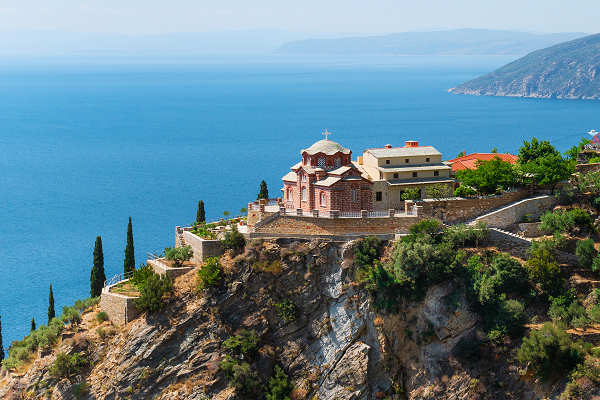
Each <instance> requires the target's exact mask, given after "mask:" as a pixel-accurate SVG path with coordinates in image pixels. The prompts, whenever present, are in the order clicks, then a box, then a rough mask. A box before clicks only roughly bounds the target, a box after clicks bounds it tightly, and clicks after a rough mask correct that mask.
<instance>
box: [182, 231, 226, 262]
mask: <svg viewBox="0 0 600 400" xmlns="http://www.w3.org/2000/svg"><path fill="white" fill-rule="evenodd" d="M182 236H183V240H184V242H185V244H186V245H187V246H191V248H192V250H193V252H194V256H193V257H192V262H194V263H196V264H202V263H203V262H204V260H206V259H207V258H208V257H219V256H221V255H222V254H223V253H224V250H223V245H222V244H221V241H220V240H205V239H202V238H201V237H198V236H196V235H194V234H193V233H192V232H189V231H183V234H182Z"/></svg>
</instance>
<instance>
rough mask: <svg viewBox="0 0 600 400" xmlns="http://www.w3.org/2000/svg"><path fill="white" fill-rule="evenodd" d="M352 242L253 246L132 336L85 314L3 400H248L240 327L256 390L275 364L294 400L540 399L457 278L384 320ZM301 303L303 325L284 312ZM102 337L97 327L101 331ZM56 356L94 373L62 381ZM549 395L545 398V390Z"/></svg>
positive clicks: (10, 379) (4, 383) (179, 285)
mask: <svg viewBox="0 0 600 400" xmlns="http://www.w3.org/2000/svg"><path fill="white" fill-rule="evenodd" d="M353 255H354V251H353V243H347V244H344V245H342V244H337V243H330V242H320V241H314V242H304V243H300V242H294V243H288V244H284V243H281V242H265V243H262V244H258V243H254V244H252V245H249V246H248V247H247V249H246V252H245V254H243V255H240V256H237V257H235V258H229V257H227V256H226V257H224V258H223V264H224V266H225V267H226V271H227V275H228V279H227V282H226V284H224V285H223V286H222V287H221V288H218V289H211V290H209V291H204V292H200V293H199V292H198V291H197V289H196V277H195V272H191V273H189V274H188V275H185V276H182V277H179V278H178V279H177V281H176V285H175V286H176V291H175V293H174V294H173V295H172V296H171V298H170V299H169V300H168V305H167V306H166V308H164V309H163V310H162V311H160V312H159V313H157V314H154V315H143V316H142V317H140V318H138V319H137V320H135V321H133V322H131V323H129V324H128V325H126V326H125V327H123V328H114V327H111V326H110V323H109V322H104V323H102V324H101V325H100V326H98V323H97V322H96V319H95V312H89V311H88V312H87V313H86V314H85V315H84V317H83V322H82V323H81V324H80V326H79V327H77V328H75V329H72V330H70V331H69V330H67V331H65V332H64V333H63V338H62V341H61V343H60V344H59V346H58V348H57V349H54V351H52V352H49V353H48V354H43V353H42V354H39V356H38V357H37V359H36V360H35V361H34V362H33V364H32V365H31V366H30V367H28V370H27V371H26V372H25V373H23V374H15V373H13V374H9V375H8V376H5V377H4V378H0V397H2V398H4V399H21V398H46V397H47V398H52V399H74V398H85V399H150V398H152V399H173V400H174V399H183V400H192V399H194V400H200V399H242V398H248V397H244V396H242V395H240V394H239V393H236V390H235V389H234V388H233V387H231V385H229V384H228V381H227V379H226V377H225V375H224V373H223V372H222V370H221V368H220V362H221V361H222V360H223V359H224V350H223V343H224V341H225V340H226V339H227V338H228V337H230V336H231V335H233V334H234V333H236V332H239V331H240V329H242V328H245V329H247V330H253V331H255V332H256V333H257V335H258V337H259V346H260V348H259V350H258V355H257V357H256V358H255V360H254V361H252V369H253V370H254V371H256V375H257V377H258V379H259V380H260V381H261V382H266V380H267V379H268V377H269V376H271V375H272V371H273V367H274V366H275V365H280V366H281V367H282V369H283V370H284V371H286V373H287V374H288V375H289V377H290V379H291V381H292V382H293V384H294V391H293V392H292V395H291V397H292V398H293V399H315V400H316V399H321V400H323V399H336V400H341V399H365V400H366V399H473V398H487V399H502V398H511V399H516V398H522V399H525V398H526V399H530V398H537V397H541V396H538V395H536V392H535V391H536V390H537V391H539V390H540V389H539V388H537V389H536V387H535V386H534V385H533V384H529V383H527V382H526V381H524V380H522V379H521V377H520V375H519V373H518V370H517V365H516V364H514V363H513V362H512V361H511V360H513V358H514V357H513V356H514V354H513V353H512V352H513V350H514V349H513V346H512V345H511V344H510V343H508V342H507V343H506V344H505V346H504V347H494V346H489V345H488V344H486V341H485V340H484V335H483V334H482V333H481V331H480V323H479V319H478V317H477V315H476V314H475V313H474V312H472V311H471V310H470V309H469V307H468V302H467V300H466V299H465V295H464V292H463V291H462V289H461V288H460V285H458V284H457V283H455V282H453V281H449V282H445V283H443V284H438V285H435V286H433V287H430V288H429V289H428V290H427V292H426V294H425V297H424V298H423V299H422V300H420V301H406V302H405V303H403V304H402V305H401V307H400V311H399V312H398V313H393V314H386V315H379V314H378V313H377V312H376V311H375V309H374V308H373V307H372V305H371V300H370V296H369V294H368V293H367V292H366V291H365V290H364V289H362V288H361V287H360V285H358V284H357V283H355V280H354V273H355V268H354V261H353ZM282 302H288V303H290V304H291V303H293V304H294V305H295V306H296V307H297V312H296V313H295V314H294V315H295V317H294V318H288V319H286V318H282V316H281V314H280V313H278V312H277V306H276V305H277V304H281V303H282ZM98 328H102V329H98ZM59 352H64V353H67V354H72V353H75V352H79V353H82V354H85V355H86V356H87V357H88V358H89V359H90V361H91V366H90V367H88V368H87V369H85V371H84V372H81V373H80V374H79V375H77V376H75V377H72V378H70V379H62V380H59V381H56V380H55V379H54V378H52V377H51V376H50V374H49V372H48V366H49V365H50V364H51V363H52V362H53V361H54V360H55V358H56V355H57V354H58V353H59ZM542 392H543V391H542Z"/></svg>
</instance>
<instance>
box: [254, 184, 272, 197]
mask: <svg viewBox="0 0 600 400" xmlns="http://www.w3.org/2000/svg"><path fill="white" fill-rule="evenodd" d="M268 198H269V189H268V188H267V182H265V181H264V179H263V181H262V182H261V183H260V191H259V192H258V196H257V197H256V199H257V200H260V199H268Z"/></svg>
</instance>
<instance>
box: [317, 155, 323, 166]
mask: <svg viewBox="0 0 600 400" xmlns="http://www.w3.org/2000/svg"><path fill="white" fill-rule="evenodd" d="M317 166H318V167H319V168H325V157H319V160H318V161H317Z"/></svg>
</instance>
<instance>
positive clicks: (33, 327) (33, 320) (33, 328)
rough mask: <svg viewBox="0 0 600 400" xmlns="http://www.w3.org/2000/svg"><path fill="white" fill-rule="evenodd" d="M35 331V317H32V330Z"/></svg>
mask: <svg viewBox="0 0 600 400" xmlns="http://www.w3.org/2000/svg"><path fill="white" fill-rule="evenodd" d="M33 331H35V318H31V332H33Z"/></svg>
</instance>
